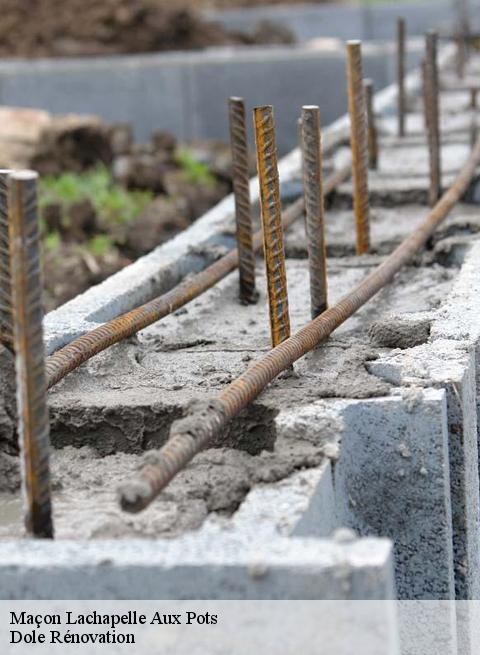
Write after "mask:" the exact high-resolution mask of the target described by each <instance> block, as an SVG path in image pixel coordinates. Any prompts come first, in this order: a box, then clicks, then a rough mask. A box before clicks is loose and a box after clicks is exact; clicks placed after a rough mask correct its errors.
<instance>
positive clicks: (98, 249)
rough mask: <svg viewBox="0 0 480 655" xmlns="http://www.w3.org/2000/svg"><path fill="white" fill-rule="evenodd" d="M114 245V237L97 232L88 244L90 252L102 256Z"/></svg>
mask: <svg viewBox="0 0 480 655" xmlns="http://www.w3.org/2000/svg"><path fill="white" fill-rule="evenodd" d="M113 247H114V242H113V239H112V238H111V237H109V236H108V234H97V235H96V236H94V237H93V238H92V239H90V241H89V242H88V244H87V248H88V250H89V252H90V253H91V254H92V255H94V256H95V257H102V256H103V255H105V254H106V253H107V252H108V251H109V250H111V249H112V248H113Z"/></svg>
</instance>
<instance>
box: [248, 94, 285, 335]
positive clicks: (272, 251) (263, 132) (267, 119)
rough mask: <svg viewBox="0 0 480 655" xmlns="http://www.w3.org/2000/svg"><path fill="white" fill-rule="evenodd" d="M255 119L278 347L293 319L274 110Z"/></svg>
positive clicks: (261, 112)
mask: <svg viewBox="0 0 480 655" xmlns="http://www.w3.org/2000/svg"><path fill="white" fill-rule="evenodd" d="M253 115H254V127H255V141H256V144H257V169H258V180H259V185H260V210H261V216H262V228H263V248H264V252H265V267H266V272H267V287H268V307H269V312H270V334H271V341H272V346H273V347H275V346H277V345H278V344H279V343H281V342H282V341H284V340H285V339H288V337H289V336H290V316H289V313H288V291H287V275H286V271H285V247H284V244H283V226H282V214H281V205H280V183H279V179H278V166H277V146H276V142H275V125H274V119H273V108H272V107H270V106H269V105H266V106H264V107H255V109H254V112H253Z"/></svg>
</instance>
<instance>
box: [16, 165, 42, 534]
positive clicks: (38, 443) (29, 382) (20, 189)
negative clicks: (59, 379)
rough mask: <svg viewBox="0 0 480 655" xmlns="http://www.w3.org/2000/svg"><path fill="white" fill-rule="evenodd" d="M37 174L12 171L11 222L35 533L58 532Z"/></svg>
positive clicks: (21, 415)
mask: <svg viewBox="0 0 480 655" xmlns="http://www.w3.org/2000/svg"><path fill="white" fill-rule="evenodd" d="M37 178H38V176H37V174H36V173H34V172H33V171H19V172H16V173H12V174H11V175H10V176H9V178H8V213H9V216H8V223H9V235H10V266H11V280H12V307H13V334H14V346H15V352H16V379H17V410H18V420H19V440H20V451H21V458H22V487H23V495H24V502H25V527H26V531H27V533H28V534H29V535H31V536H34V537H44V538H52V537H53V523H52V507H51V497H50V464H49V460H50V438H49V421H48V409H47V396H46V391H47V385H46V378H45V355H44V346H43V329H42V319H43V306H42V274H41V264H40V247H39V227H38V215H37Z"/></svg>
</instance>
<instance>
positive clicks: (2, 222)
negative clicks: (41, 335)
mask: <svg viewBox="0 0 480 655" xmlns="http://www.w3.org/2000/svg"><path fill="white" fill-rule="evenodd" d="M9 173H10V171H9V170H0V344H2V345H3V346H5V347H6V348H8V349H9V350H12V351H13V326H12V283H11V275H10V245H9V236H8V211H7V178H8V174H9Z"/></svg>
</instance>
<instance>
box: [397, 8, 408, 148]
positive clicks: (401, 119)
mask: <svg viewBox="0 0 480 655" xmlns="http://www.w3.org/2000/svg"><path fill="white" fill-rule="evenodd" d="M405 32H406V30H405V19H404V18H398V19H397V120H398V136H399V137H403V136H405V116H406V111H407V96H406V92H405Z"/></svg>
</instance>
